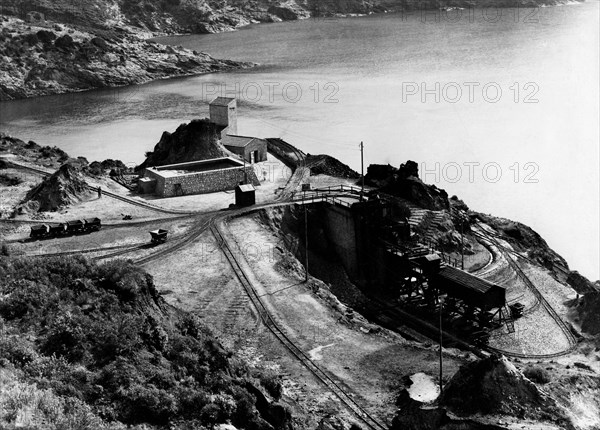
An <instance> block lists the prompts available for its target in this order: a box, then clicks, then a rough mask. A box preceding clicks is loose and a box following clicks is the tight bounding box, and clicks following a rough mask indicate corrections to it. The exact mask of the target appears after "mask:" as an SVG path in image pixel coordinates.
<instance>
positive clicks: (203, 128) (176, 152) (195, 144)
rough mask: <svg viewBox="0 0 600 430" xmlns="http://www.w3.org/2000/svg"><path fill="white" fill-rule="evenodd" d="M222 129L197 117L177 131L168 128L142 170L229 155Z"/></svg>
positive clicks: (142, 165) (141, 166)
mask: <svg viewBox="0 0 600 430" xmlns="http://www.w3.org/2000/svg"><path fill="white" fill-rule="evenodd" d="M221 129H222V127H219V126H217V125H216V124H213V123H211V122H210V121H209V120H208V119H196V120H193V121H191V122H190V123H188V124H181V125H180V126H179V127H177V130H175V132H174V133H169V132H167V131H165V132H164V133H163V135H162V136H161V138H160V141H159V142H158V143H157V144H156V146H155V147H154V151H152V152H148V153H146V160H145V161H144V162H143V163H142V164H141V165H140V166H139V167H138V169H143V168H146V167H154V166H164V165H166V164H175V163H184V162H186V161H195V160H207V159H209V158H218V157H225V156H228V155H230V153H229V152H228V151H227V150H226V149H225V148H224V147H223V146H222V145H221V143H220V142H219V132H220V131H221Z"/></svg>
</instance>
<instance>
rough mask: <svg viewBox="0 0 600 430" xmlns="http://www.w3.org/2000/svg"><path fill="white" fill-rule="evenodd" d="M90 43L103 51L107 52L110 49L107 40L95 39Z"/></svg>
mask: <svg viewBox="0 0 600 430" xmlns="http://www.w3.org/2000/svg"><path fill="white" fill-rule="evenodd" d="M90 42H91V43H92V45H94V46H97V47H98V48H100V49H102V50H107V49H109V48H110V47H109V45H108V43H107V42H106V40H104V39H103V38H101V37H94V38H93V39H92V40H91V41H90Z"/></svg>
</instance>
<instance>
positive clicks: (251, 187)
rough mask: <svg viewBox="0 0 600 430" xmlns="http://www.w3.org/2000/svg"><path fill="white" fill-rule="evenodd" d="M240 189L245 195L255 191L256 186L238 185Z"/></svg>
mask: <svg viewBox="0 0 600 430" xmlns="http://www.w3.org/2000/svg"><path fill="white" fill-rule="evenodd" d="M238 187H239V188H240V191H241V192H243V193H247V192H249V191H254V185H252V184H242V185H238Z"/></svg>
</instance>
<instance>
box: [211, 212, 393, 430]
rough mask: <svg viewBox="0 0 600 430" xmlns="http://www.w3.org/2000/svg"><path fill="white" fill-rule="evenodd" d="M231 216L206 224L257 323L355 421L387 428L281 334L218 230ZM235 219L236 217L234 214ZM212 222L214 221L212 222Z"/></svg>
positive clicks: (277, 325)
mask: <svg viewBox="0 0 600 430" xmlns="http://www.w3.org/2000/svg"><path fill="white" fill-rule="evenodd" d="M234 216H235V215H227V216H224V217H222V219H219V218H217V219H215V220H213V222H211V224H210V229H211V231H212V233H213V235H214V236H215V239H216V240H217V242H218V243H219V246H220V247H221V249H222V250H223V253H224V254H225V256H226V258H227V260H228V261H229V263H230V265H231V267H232V269H233V271H234V273H235V275H236V277H237V278H238V279H239V281H240V282H241V284H242V286H243V288H244V290H245V291H246V294H247V295H248V297H249V299H250V301H251V302H252V304H253V305H254V307H255V309H256V311H257V312H258V314H259V316H260V318H261V320H262V321H263V323H264V325H265V326H266V327H267V329H268V330H269V331H270V332H271V333H272V334H273V335H274V336H275V337H276V338H277V339H278V340H279V341H280V342H281V344H282V345H283V346H284V347H285V348H286V349H287V350H288V351H289V352H290V353H291V354H292V355H293V356H294V357H295V358H296V359H297V360H298V361H300V362H301V363H302V364H303V365H304V367H305V368H306V369H308V370H309V371H310V372H311V373H312V374H313V375H314V376H315V377H316V378H317V379H318V380H319V381H320V382H321V383H322V384H323V385H325V386H326V387H327V388H328V389H329V390H330V391H331V392H332V393H333V394H334V395H335V396H336V397H337V398H338V399H339V400H340V401H341V402H342V403H343V404H344V405H345V406H346V407H347V408H348V409H349V410H350V411H351V412H352V413H353V414H354V415H355V416H356V417H357V418H359V419H360V420H361V421H362V422H363V423H364V424H365V425H367V426H368V427H369V428H370V429H376V430H383V429H386V428H387V426H385V425H383V424H381V423H380V422H379V421H377V419H375V418H374V417H373V416H372V415H371V414H370V413H369V412H368V411H367V410H365V409H364V408H363V407H362V406H361V405H360V404H358V402H356V400H354V399H353V397H352V395H350V394H349V393H348V392H347V391H346V390H345V389H344V388H343V387H341V385H340V384H339V383H338V382H336V381H335V380H333V378H331V377H330V376H329V374H327V372H325V371H324V370H323V369H322V368H321V367H319V366H318V365H317V364H316V363H315V362H314V361H313V360H312V359H311V358H310V357H309V356H308V355H307V354H306V353H305V352H304V351H303V350H302V349H301V348H300V347H299V346H298V345H297V344H296V343H295V342H294V341H293V340H292V339H291V338H290V337H289V336H288V335H287V334H286V332H285V330H284V329H282V328H281V326H280V325H279V324H278V323H277V321H276V320H275V318H274V317H273V316H272V315H271V313H270V312H269V310H268V309H267V306H266V305H265V303H264V302H263V300H262V298H261V296H260V295H259V293H258V292H257V290H256V288H255V286H254V285H253V284H252V281H251V280H250V278H249V276H248V275H247V274H246V272H245V270H244V268H243V267H242V265H241V264H240V262H239V261H238V259H237V258H236V253H235V252H234V251H233V250H232V248H231V245H230V244H229V243H228V241H227V239H226V238H225V235H224V234H223V233H222V232H221V230H220V228H219V223H220V222H222V221H223V220H225V219H231V218H233V217H234ZM238 216H239V215H238ZM215 221H216V222H215Z"/></svg>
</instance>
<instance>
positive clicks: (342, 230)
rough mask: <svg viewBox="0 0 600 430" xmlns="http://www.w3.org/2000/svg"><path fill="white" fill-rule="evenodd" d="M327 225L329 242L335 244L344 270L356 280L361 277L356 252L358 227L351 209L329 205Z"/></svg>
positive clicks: (326, 213)
mask: <svg viewBox="0 0 600 430" xmlns="http://www.w3.org/2000/svg"><path fill="white" fill-rule="evenodd" d="M325 225H326V227H327V235H328V236H329V242H330V243H331V244H333V246H334V248H335V252H336V254H337V255H338V257H339V258H340V259H341V261H342V265H343V266H344V269H346V272H347V273H348V276H349V277H350V278H351V279H353V280H356V279H357V278H358V275H359V273H358V264H357V252H356V226H355V224H354V217H353V216H352V213H351V212H350V209H349V208H345V207H339V206H333V205H327V207H326V208H325Z"/></svg>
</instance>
